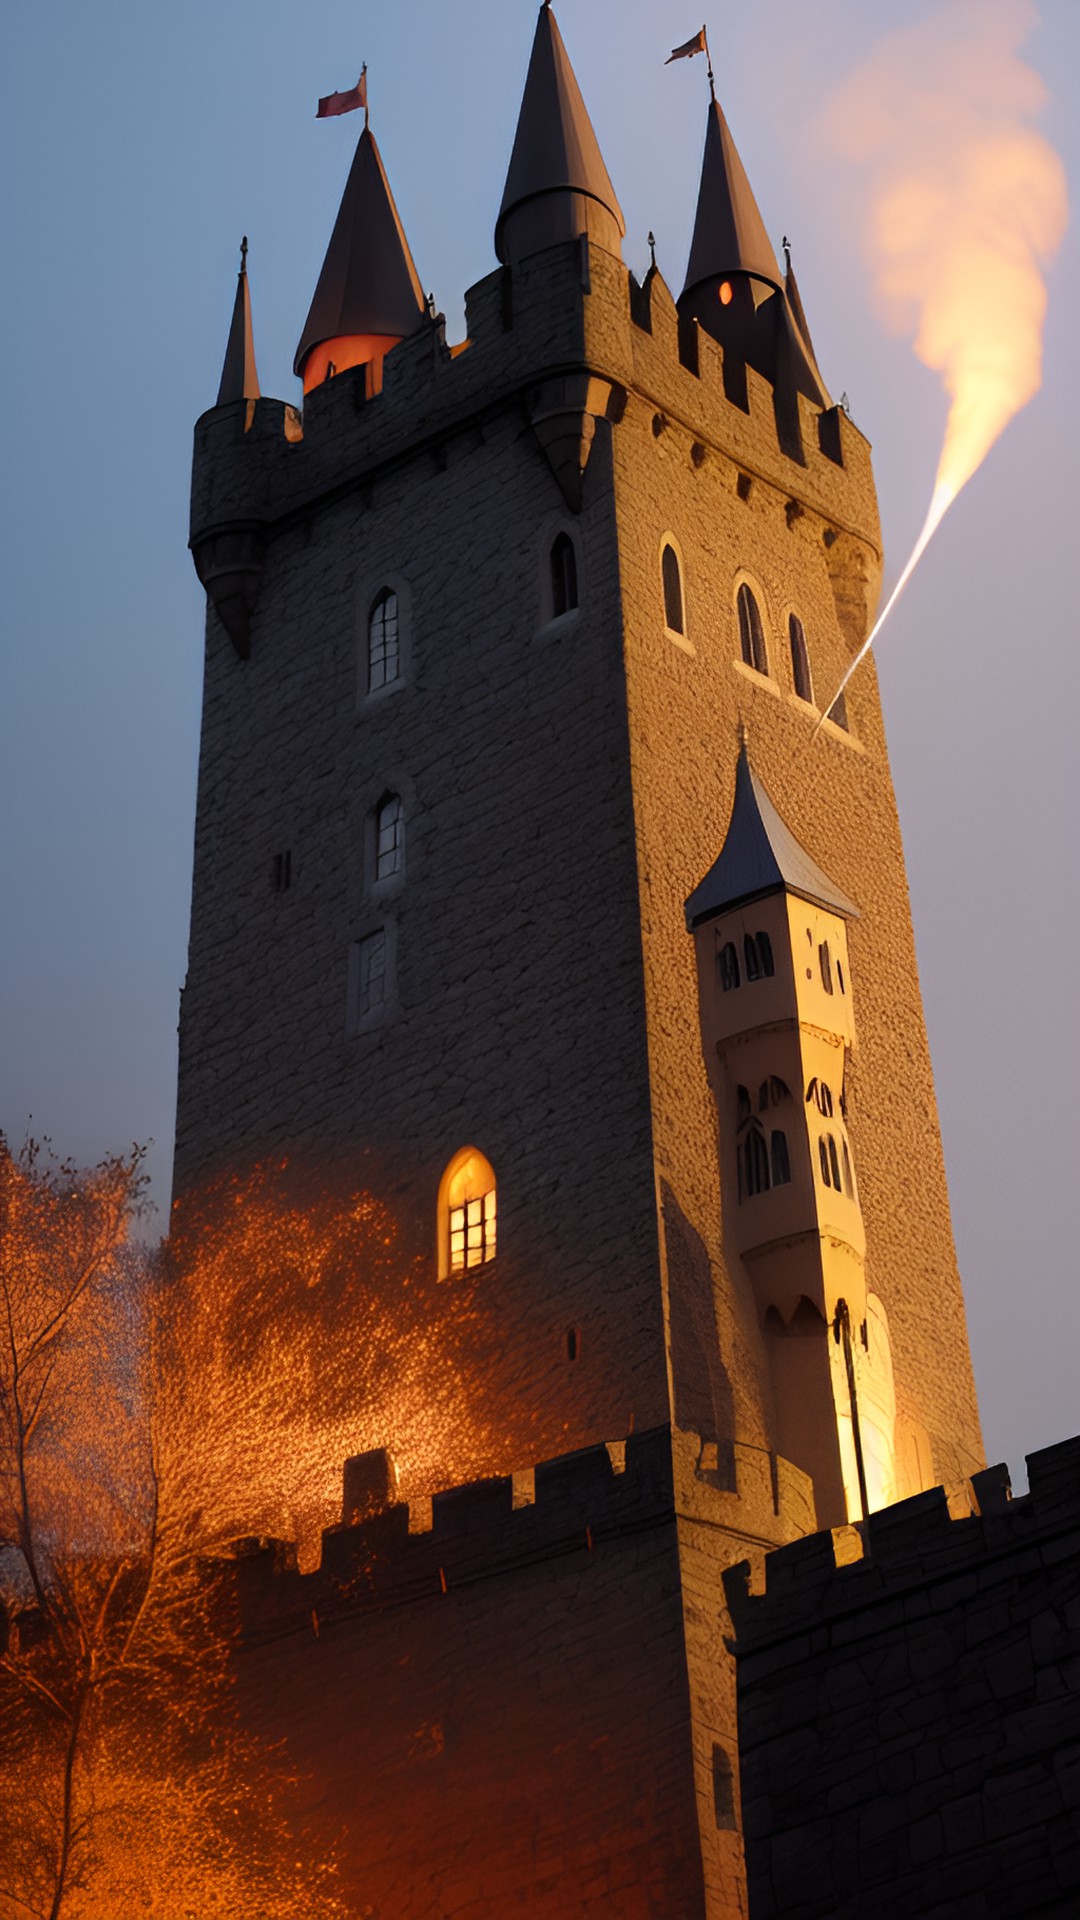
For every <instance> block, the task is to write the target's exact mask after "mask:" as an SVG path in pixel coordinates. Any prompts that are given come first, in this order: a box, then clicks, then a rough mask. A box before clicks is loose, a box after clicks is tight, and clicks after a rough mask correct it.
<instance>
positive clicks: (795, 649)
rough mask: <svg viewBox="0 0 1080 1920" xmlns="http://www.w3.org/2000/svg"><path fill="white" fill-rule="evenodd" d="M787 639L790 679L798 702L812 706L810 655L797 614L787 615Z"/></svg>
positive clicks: (812, 688)
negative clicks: (789, 651) (803, 701)
mask: <svg viewBox="0 0 1080 1920" xmlns="http://www.w3.org/2000/svg"><path fill="white" fill-rule="evenodd" d="M787 624H788V639H789V640H790V641H791V677H792V680H793V681H794V683H795V691H796V693H797V694H798V696H799V699H800V700H806V701H809V702H810V704H811V705H812V704H813V699H814V683H813V681H812V680H811V678H810V654H809V652H808V650H807V645H806V629H805V627H804V626H803V623H802V621H801V620H800V619H799V616H798V614H797V613H791V614H789V615H788V623H787Z"/></svg>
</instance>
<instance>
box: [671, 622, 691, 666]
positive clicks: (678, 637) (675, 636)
mask: <svg viewBox="0 0 1080 1920" xmlns="http://www.w3.org/2000/svg"><path fill="white" fill-rule="evenodd" d="M664 637H665V639H667V640H670V641H671V644H672V646H673V647H679V648H681V650H682V652H683V653H688V654H689V655H690V658H691V660H696V659H697V648H696V647H695V645H694V643H693V641H692V640H688V639H687V637H686V635H685V633H676V631H675V629H674V627H665V628H664Z"/></svg>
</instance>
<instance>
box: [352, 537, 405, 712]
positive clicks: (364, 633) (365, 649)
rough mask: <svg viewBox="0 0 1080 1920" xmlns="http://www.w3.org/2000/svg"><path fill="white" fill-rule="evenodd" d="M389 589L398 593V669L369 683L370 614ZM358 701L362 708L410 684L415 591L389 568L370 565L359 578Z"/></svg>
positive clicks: (357, 629) (357, 599) (357, 597)
mask: <svg viewBox="0 0 1080 1920" xmlns="http://www.w3.org/2000/svg"><path fill="white" fill-rule="evenodd" d="M386 591H389V592H390V593H393V594H395V595H396V596H397V645H398V672H397V675H396V677H395V678H394V679H393V680H388V681H387V682H386V683H385V684H384V685H383V686H381V687H372V686H371V684H370V651H369V649H370V635H371V616H372V612H373V610H374V608H375V605H376V603H377V601H378V599H379V596H380V595H381V594H382V593H383V592H386ZM356 636H357V645H356V704H357V709H358V710H362V709H363V708H364V707H366V706H367V705H369V703H371V702H374V701H377V700H385V699H388V698H389V697H390V695H392V694H395V693H399V692H400V691H401V689H402V687H406V686H408V685H409V683H410V681H411V680H412V675H413V594H412V588H411V586H410V585H409V582H408V580H407V579H406V578H405V576H404V574H400V573H395V572H394V571H393V570H392V569H390V568H381V569H374V568H372V569H370V570H368V571H366V572H365V573H364V575H363V578H362V579H361V581H360V584H359V587H358V589H357V595H356Z"/></svg>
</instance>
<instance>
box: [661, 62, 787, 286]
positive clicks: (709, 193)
mask: <svg viewBox="0 0 1080 1920" xmlns="http://www.w3.org/2000/svg"><path fill="white" fill-rule="evenodd" d="M728 273H749V274H753V275H754V276H755V278H757V279H758V280H766V281H768V283H769V285H770V286H773V287H782V286H783V280H782V279H781V275H780V267H779V265H778V263H777V259H776V255H775V253H774V252H773V247H772V242H771V241H770V239H769V236H768V233H767V232H766V230H765V222H764V220H763V219H762V217H761V214H760V212H759V210H758V204H757V201H756V200H755V199H754V196H753V193H752V192H751V190H750V182H749V180H748V179H747V177H746V170H745V168H744V166H743V163H742V161H741V160H740V159H739V151H738V148H737V147H736V145H735V142H734V140H733V139H732V137H731V128H730V127H729V126H728V123H727V121H726V120H725V118H724V115H723V111H722V109H721V106H720V102H719V101H718V100H712V101H710V103H709V118H708V122H707V124H706V128H705V153H704V157H703V159H702V162H701V186H700V188H699V189H698V203H697V217H696V219H695V221H694V237H693V239H692V241H691V242H690V259H689V262H688V263H687V268H686V282H685V285H684V287H683V294H687V293H690V292H691V291H692V290H693V288H694V287H697V286H700V285H701V282H702V281H703V280H716V279H722V278H723V276H724V275H725V274H728Z"/></svg>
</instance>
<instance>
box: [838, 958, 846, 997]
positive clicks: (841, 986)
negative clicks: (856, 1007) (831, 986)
mask: <svg viewBox="0 0 1080 1920" xmlns="http://www.w3.org/2000/svg"><path fill="white" fill-rule="evenodd" d="M836 984H837V986H838V987H839V989H840V991H841V993H846V992H847V988H846V987H845V985H844V969H843V967H842V966H841V965H840V962H839V960H838V961H837V963H836Z"/></svg>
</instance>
